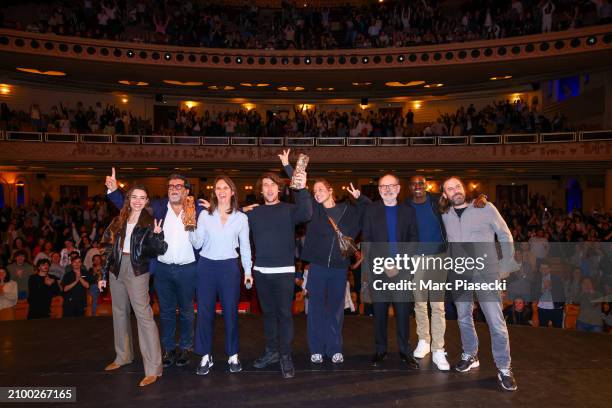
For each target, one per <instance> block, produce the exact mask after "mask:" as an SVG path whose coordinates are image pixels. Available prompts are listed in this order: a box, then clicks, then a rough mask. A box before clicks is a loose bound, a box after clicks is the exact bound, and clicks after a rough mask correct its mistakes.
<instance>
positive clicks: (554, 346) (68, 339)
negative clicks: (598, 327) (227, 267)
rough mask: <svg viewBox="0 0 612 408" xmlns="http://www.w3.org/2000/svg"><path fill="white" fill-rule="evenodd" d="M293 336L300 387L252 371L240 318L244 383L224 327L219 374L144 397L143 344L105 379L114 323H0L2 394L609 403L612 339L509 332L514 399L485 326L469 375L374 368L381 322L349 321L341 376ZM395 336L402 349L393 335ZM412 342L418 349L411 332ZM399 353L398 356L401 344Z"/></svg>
mask: <svg viewBox="0 0 612 408" xmlns="http://www.w3.org/2000/svg"><path fill="white" fill-rule="evenodd" d="M134 323H135V322H134ZM413 323H414V321H413ZM295 326H296V327H295V332H296V336H295V353H294V362H295V365H296V370H297V372H296V377H295V378H294V379H292V380H283V379H282V378H281V376H280V373H279V372H278V370H277V368H276V367H274V368H273V369H266V370H255V369H253V368H252V367H251V364H252V362H253V360H254V359H255V358H256V357H257V355H258V354H259V353H260V352H261V351H262V349H263V334H262V321H261V318H259V317H256V316H241V318H240V334H241V338H240V345H241V353H240V357H241V361H242V364H243V368H244V371H243V372H242V373H238V374H229V373H228V372H227V371H226V363H225V358H224V356H223V335H222V331H223V323H222V321H221V320H218V321H217V325H216V337H215V353H214V356H215V357H216V358H215V366H214V367H213V368H212V371H211V373H210V374H209V375H208V376H206V377H199V376H196V375H195V373H194V370H195V364H196V358H194V359H193V361H192V363H191V365H189V366H187V367H183V368H177V367H172V368H169V369H166V370H165V371H164V375H163V377H161V378H160V380H159V381H158V382H157V383H155V384H153V385H151V386H149V387H145V388H140V387H138V386H137V385H138V382H139V381H140V380H141V378H142V377H143V371H142V364H141V362H140V355H139V354H138V353H139V352H138V351H137V347H138V344H137V343H136V344H135V349H136V356H137V360H136V361H135V362H134V363H133V364H131V365H129V366H125V367H123V368H121V369H119V370H117V371H115V372H112V373H108V372H104V371H103V368H104V366H105V365H106V364H107V363H109V362H111V361H112V359H113V357H114V353H113V346H112V345H113V340H112V336H113V330H112V319H111V318H109V317H98V318H82V319H62V320H46V321H13V322H0V386H75V387H77V402H78V406H84V407H98V406H99V407H115V406H117V407H147V408H150V407H177V408H179V407H215V406H219V407H229V406H240V407H279V408H280V407H282V408H286V407H309V408H312V407H340V408H351V407H362V406H363V407H365V406H368V407H391V406H400V407H421V406H427V407H443V406H453V407H461V406H470V407H477V406H482V407H491V406H493V407H496V408H497V407H501V406H517V407H518V406H520V407H537V408H542V407H553V406H555V407H561V406H567V407H570V406H571V407H604V406H605V407H609V406H611V405H610V404H611V403H612V383H611V382H610V379H611V378H612V336H610V335H606V334H588V333H580V332H576V331H570V330H559V329H537V328H532V327H516V326H515V327H511V328H510V339H511V347H512V357H513V366H514V373H515V376H516V379H517V382H518V386H519V390H518V391H517V392H514V393H509V392H502V391H501V389H500V387H499V386H498V384H497V381H496V370H495V368H494V366H493V363H492V358H491V351H490V342H489V337H488V334H487V330H486V326H485V325H483V324H478V326H477V330H478V333H479V337H480V339H481V351H480V361H481V366H480V368H479V369H475V370H472V371H471V372H469V373H465V374H462V373H457V372H453V371H451V372H447V373H443V372H440V371H437V370H436V369H435V367H434V366H433V365H432V363H431V361H430V358H429V356H428V357H427V358H425V359H424V360H423V361H422V363H421V369H420V370H419V371H408V370H407V369H404V368H403V367H401V364H400V362H399V359H398V357H397V353H395V352H393V353H390V356H389V359H388V360H387V361H386V362H385V363H386V365H385V367H384V368H382V369H375V368H372V367H370V365H369V358H370V356H371V353H372V350H373V334H372V319H371V318H367V317H362V316H347V317H346V319H345V324H344V344H345V347H344V355H345V360H346V362H345V363H344V364H343V365H342V366H341V367H332V364H331V362H327V361H326V363H325V364H324V365H323V366H322V367H313V366H312V365H311V364H310V362H309V361H308V352H307V347H306V344H307V342H306V319H305V318H304V316H299V317H297V318H296V324H295ZM413 327H414V326H413ZM133 328H134V329H135V328H136V325H135V324H133ZM389 330H390V339H393V336H392V335H391V334H392V333H393V332H392V330H394V327H393V326H392V325H391V327H390V328H389ZM412 331H413V332H414V330H412ZM412 337H413V344H414V340H415V335H414V333H413V336H412ZM135 339H136V337H135ZM446 341H447V343H448V345H447V351H448V355H449V361H450V362H451V364H452V363H453V362H455V361H456V359H457V358H458V356H459V354H460V347H459V332H458V328H457V323H456V322H455V321H449V322H448V329H447V333H446ZM390 347H391V349H392V350H395V347H394V342H392V344H391V345H390ZM14 405H17V404H4V406H7V407H8V406H14ZM51 405H52V404H48V403H41V404H38V406H51ZM56 405H60V406H61V405H62V404H56ZM68 405H71V404H68ZM34 406H36V405H34ZM64 406H65V405H64Z"/></svg>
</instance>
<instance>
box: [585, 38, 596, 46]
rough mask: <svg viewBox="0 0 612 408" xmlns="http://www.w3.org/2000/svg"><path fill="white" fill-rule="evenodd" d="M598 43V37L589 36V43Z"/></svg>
mask: <svg viewBox="0 0 612 408" xmlns="http://www.w3.org/2000/svg"><path fill="white" fill-rule="evenodd" d="M596 43H597V37H594V36H590V37H589V38H587V44H589V45H595V44H596Z"/></svg>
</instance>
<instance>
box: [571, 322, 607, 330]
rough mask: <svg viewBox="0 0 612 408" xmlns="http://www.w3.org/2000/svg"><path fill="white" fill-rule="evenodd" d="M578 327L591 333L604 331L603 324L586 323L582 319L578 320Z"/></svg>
mask: <svg viewBox="0 0 612 408" xmlns="http://www.w3.org/2000/svg"><path fill="white" fill-rule="evenodd" d="M576 329H578V330H580V331H585V332H591V333H601V332H602V331H603V327H601V325H596V324H589V323H584V322H581V321H580V320H578V321H577V322H576Z"/></svg>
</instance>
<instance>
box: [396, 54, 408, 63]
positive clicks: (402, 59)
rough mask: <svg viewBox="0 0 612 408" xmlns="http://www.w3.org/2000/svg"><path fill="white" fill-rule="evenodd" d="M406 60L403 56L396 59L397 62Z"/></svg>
mask: <svg viewBox="0 0 612 408" xmlns="http://www.w3.org/2000/svg"><path fill="white" fill-rule="evenodd" d="M405 59H406V58H405V57H404V56H403V55H400V56H399V57H397V61H398V62H404V60H405Z"/></svg>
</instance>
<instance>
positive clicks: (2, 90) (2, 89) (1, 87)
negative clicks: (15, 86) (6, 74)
mask: <svg viewBox="0 0 612 408" xmlns="http://www.w3.org/2000/svg"><path fill="white" fill-rule="evenodd" d="M10 93H11V86H10V85H9V84H0V94H2V95H8V94H10Z"/></svg>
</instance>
